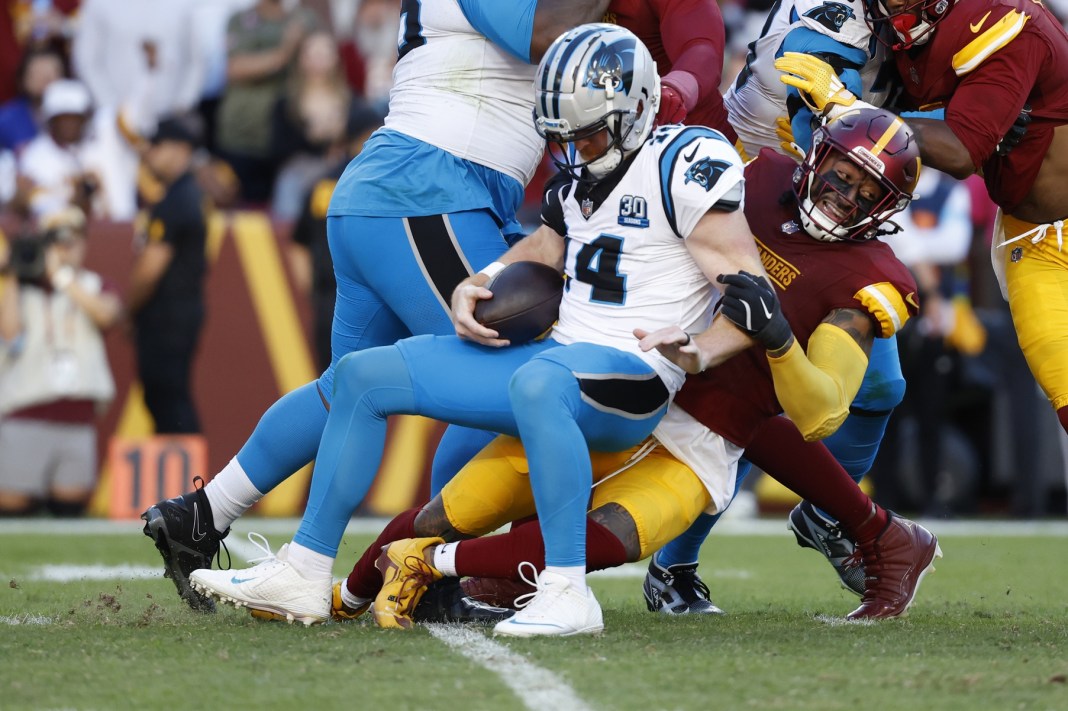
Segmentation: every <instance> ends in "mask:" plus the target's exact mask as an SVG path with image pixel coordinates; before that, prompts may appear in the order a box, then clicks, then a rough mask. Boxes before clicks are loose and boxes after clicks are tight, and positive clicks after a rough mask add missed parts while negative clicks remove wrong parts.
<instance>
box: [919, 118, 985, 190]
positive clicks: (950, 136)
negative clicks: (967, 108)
mask: <svg viewBox="0 0 1068 711" xmlns="http://www.w3.org/2000/svg"><path fill="white" fill-rule="evenodd" d="M908 124H909V127H910V128H911V129H912V130H913V132H915V134H916V138H917V140H919V142H920V156H921V157H922V159H923V163H924V165H926V166H928V167H930V168H934V169H936V170H940V171H942V172H943V173H946V174H948V175H952V176H953V177H954V178H957V179H958V180H963V179H964V178H967V177H968V176H969V175H972V174H973V173H975V172H976V166H975V165H974V164H973V163H972V158H971V156H970V155H969V153H968V149H967V148H965V146H964V144H963V143H961V142H960V139H959V138H957V135H956V134H955V133H953V130H952V129H951V128H950V127H949V125H948V124H946V122H945V121H939V120H937V119H922V118H910V119H908Z"/></svg>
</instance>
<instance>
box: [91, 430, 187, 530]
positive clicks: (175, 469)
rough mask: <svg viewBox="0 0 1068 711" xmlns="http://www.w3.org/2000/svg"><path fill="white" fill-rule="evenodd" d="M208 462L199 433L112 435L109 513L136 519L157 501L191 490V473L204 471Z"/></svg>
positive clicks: (109, 457) (109, 453) (109, 467)
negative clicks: (137, 435) (145, 435)
mask: <svg viewBox="0 0 1068 711" xmlns="http://www.w3.org/2000/svg"><path fill="white" fill-rule="evenodd" d="M207 464H208V445H207V442H206V441H205V439H204V437H203V436H201V435H174V436H162V435H161V436H156V437H147V438H126V437H114V438H112V440H111V443H110V445H109V446H108V469H109V470H110V472H111V496H110V497H109V498H110V502H109V507H108V515H109V517H110V518H114V519H136V518H138V517H139V516H140V515H141V512H143V511H144V510H145V509H147V508H148V507H149V506H151V505H152V504H154V503H156V502H157V501H161V500H163V499H169V498H171V497H172V496H178V495H179V494H183V493H185V492H187V491H191V490H192V488H193V477H194V476H197V475H198V474H199V475H203V474H204V472H205V471H207Z"/></svg>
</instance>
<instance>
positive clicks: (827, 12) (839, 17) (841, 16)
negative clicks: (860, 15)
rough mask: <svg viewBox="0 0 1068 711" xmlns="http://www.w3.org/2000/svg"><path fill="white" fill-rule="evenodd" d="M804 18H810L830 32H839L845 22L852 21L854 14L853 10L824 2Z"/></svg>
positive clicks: (838, 4) (841, 5)
mask: <svg viewBox="0 0 1068 711" xmlns="http://www.w3.org/2000/svg"><path fill="white" fill-rule="evenodd" d="M805 17H809V18H812V19H813V20H815V21H816V22H818V23H820V24H821V25H823V26H824V27H826V28H827V29H828V30H830V31H831V32H840V31H841V30H842V25H844V24H845V22H846V20H852V19H854V18H855V17H856V13H854V12H853V8H851V7H849V6H848V5H843V4H842V3H840V2H825V3H823V4H822V5H820V6H819V7H814V8H812V9H811V10H809V11H808V12H806V13H805Z"/></svg>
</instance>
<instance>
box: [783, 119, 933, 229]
mask: <svg viewBox="0 0 1068 711" xmlns="http://www.w3.org/2000/svg"><path fill="white" fill-rule="evenodd" d="M841 156H845V157H847V158H848V159H849V160H851V161H852V162H853V163H855V164H856V165H857V166H859V167H860V168H861V169H862V170H864V171H865V172H866V173H868V174H869V175H870V176H872V177H873V178H875V180H876V181H878V183H879V184H880V185H881V186H882V187H883V188H884V189H885V191H886V193H885V194H884V195H883V196H882V197H881V198H880V199H879V200H877V201H875V202H871V201H865V200H863V199H862V198H861V197H860V195H859V194H858V195H856V197H855V198H850V197H848V196H847V195H846V194H845V193H844V192H843V190H841V189H840V187H839V186H838V185H836V184H835V183H836V181H835V180H834V171H833V170H832V166H833V164H834V162H835V161H837V160H838V159H839V158H840V157H841ZM828 177H830V178H831V179H830V180H829V179H828ZM919 177H920V147H919V144H918V143H917V141H916V136H915V135H914V134H913V133H912V130H911V129H910V128H909V127H908V124H906V123H905V122H904V121H903V120H902V119H901V118H899V117H898V116H896V115H895V114H892V113H890V112H889V111H884V110H883V109H876V108H865V109H857V110H855V111H850V112H849V113H846V114H844V115H842V116H841V117H840V118H838V119H837V120H836V121H834V122H832V123H829V124H827V125H826V126H822V127H820V128H818V129H816V130H815V131H814V132H813V134H812V148H810V149H809V151H808V153H807V154H806V155H805V160H804V161H802V163H801V165H800V166H799V167H798V169H797V171H796V172H795V173H794V181H793V182H794V195H796V196H797V203H798V207H799V208H800V212H801V224H802V226H803V227H804V228H805V231H806V232H808V233H809V234H810V235H812V236H813V237H815V238H816V239H821V240H824V241H828V242H834V241H838V240H858V241H859V240H867V239H871V238H873V237H875V236H876V235H877V234H878V233H879V227H880V226H881V225H882V224H883V223H884V222H886V221H887V220H888V219H890V217H892V216H893V215H894V214H895V213H898V212H900V211H901V210H903V209H905V207H906V206H908V204H909V202H910V201H911V200H912V191H913V190H914V189H915V187H916V181H917V180H918V179H919ZM828 190H833V191H835V192H837V193H838V194H839V198H838V199H837V200H836V202H837V203H838V204H839V205H841V206H843V210H844V211H845V213H846V214H845V215H844V217H842V218H841V219H840V220H836V219H834V218H832V217H829V216H828V215H827V214H825V213H824V212H823V211H822V210H820V209H819V208H818V207H817V206H816V203H817V201H818V200H819V198H820V197H822V196H824V195H825V194H826V193H827V191H828Z"/></svg>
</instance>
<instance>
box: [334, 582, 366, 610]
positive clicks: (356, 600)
mask: <svg viewBox="0 0 1068 711" xmlns="http://www.w3.org/2000/svg"><path fill="white" fill-rule="evenodd" d="M372 599H373V598H369V597H356V596H355V595H353V594H352V593H350V592H349V588H348V586H347V585H346V584H345V581H344V580H343V581H341V602H343V603H345V605H346V606H348V607H351V608H353V609H355V608H357V607H360V606H361V605H366V604H367V603H369V602H371V600H372Z"/></svg>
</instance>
